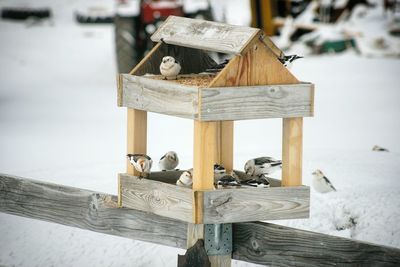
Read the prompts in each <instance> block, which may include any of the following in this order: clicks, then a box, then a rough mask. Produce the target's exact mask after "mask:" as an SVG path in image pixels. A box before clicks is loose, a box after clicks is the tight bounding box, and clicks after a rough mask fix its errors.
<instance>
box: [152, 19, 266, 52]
mask: <svg viewBox="0 0 400 267" xmlns="http://www.w3.org/2000/svg"><path fill="white" fill-rule="evenodd" d="M258 32H259V29H256V28H250V27H244V26H233V25H228V24H224V23H219V22H211V21H205V20H199V19H189V18H183V17H175V16H169V17H168V19H167V20H166V21H165V22H164V23H163V24H162V25H161V26H160V27H159V28H158V30H157V31H156V32H155V33H154V34H153V35H152V36H151V40H152V41H153V42H160V41H161V39H163V40H164V42H166V43H168V44H174V45H179V46H185V47H192V48H197V49H203V50H208V51H214V52H221V53H226V54H240V53H241V51H242V50H243V48H244V47H245V45H246V43H247V42H248V41H249V40H251V39H252V38H253V37H254V36H255V35H256V34H257V33H258Z"/></svg>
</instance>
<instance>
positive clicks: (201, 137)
mask: <svg viewBox="0 0 400 267" xmlns="http://www.w3.org/2000/svg"><path fill="white" fill-rule="evenodd" d="M221 130H222V129H221V127H220V123H219V122H215V121H214V122H201V121H194V149H193V152H194V158H193V191H201V190H212V189H214V163H215V162H217V161H218V159H217V154H218V152H216V151H218V149H219V144H220V141H221V140H220V133H221ZM222 131H223V130H222ZM194 203H195V207H194V211H193V213H194V221H195V223H196V224H189V225H188V233H187V245H188V248H190V247H191V246H193V245H194V244H195V243H196V241H197V240H198V239H204V224H201V222H202V221H203V209H204V207H203V199H202V194H197V193H196V192H195V194H194ZM209 259H210V262H211V266H212V267H217V266H218V267H225V266H231V255H221V256H220V255H218V256H209Z"/></svg>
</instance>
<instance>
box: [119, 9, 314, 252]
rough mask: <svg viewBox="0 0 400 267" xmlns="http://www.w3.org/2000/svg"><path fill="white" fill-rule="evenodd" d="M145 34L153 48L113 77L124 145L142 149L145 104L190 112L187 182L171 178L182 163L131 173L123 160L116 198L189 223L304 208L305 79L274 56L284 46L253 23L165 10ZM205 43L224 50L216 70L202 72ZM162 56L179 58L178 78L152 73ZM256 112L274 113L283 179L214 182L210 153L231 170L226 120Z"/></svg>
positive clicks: (308, 87) (292, 214)
mask: <svg viewBox="0 0 400 267" xmlns="http://www.w3.org/2000/svg"><path fill="white" fill-rule="evenodd" d="M151 40H152V41H154V42H157V44H156V45H155V46H154V48H153V49H152V50H151V51H150V52H149V53H148V54H147V56H146V57H145V58H144V59H143V60H142V61H141V62H140V63H139V64H138V65H137V66H136V67H135V68H134V69H133V70H132V71H131V72H130V73H129V74H120V75H119V78H118V105H119V106H121V107H127V108H128V135H127V137H128V140H127V141H128V148H127V150H128V151H127V152H128V153H146V142H147V140H146V135H147V112H148V111H150V112H156V113H161V114H166V115H171V116H177V117H181V118H186V119H193V120H194V160H193V162H194V164H193V168H194V177H193V189H188V188H183V187H178V186H176V185H175V182H176V180H177V179H178V178H179V176H180V174H181V171H171V172H153V173H151V179H139V178H138V173H136V171H135V170H134V169H133V168H132V166H131V165H130V164H129V162H128V163H127V173H125V174H120V175H119V205H120V206H122V207H129V208H133V209H138V210H142V211H146V212H150V213H154V214H157V215H161V216H165V217H169V218H174V219H179V220H182V221H184V222H188V223H192V224H222V223H233V222H245V221H257V220H275V219H296V218H308V217H309V199H310V197H309V196H310V191H309V187H307V186H303V185H302V131H303V129H302V125H303V117H310V116H313V106H314V103H313V100H314V86H313V84H311V83H304V82H299V81H298V80H297V79H296V77H294V76H293V75H292V74H291V73H290V72H289V71H288V70H287V68H286V67H285V66H284V65H283V64H282V63H281V62H280V60H279V58H282V57H283V56H284V54H283V52H282V51H280V50H279V49H278V48H277V47H276V46H275V45H274V44H273V43H272V42H271V41H270V40H269V38H268V37H266V36H265V35H264V34H263V32H262V31H261V30H259V29H256V28H249V27H242V26H232V25H227V24H222V23H217V22H210V21H203V20H195V19H188V18H182V17H174V16H170V17H169V18H168V19H167V20H166V21H165V22H164V23H163V24H162V25H161V26H160V28H159V29H158V30H157V31H156V32H155V33H154V34H153V35H152V37H151ZM205 51H212V52H221V53H225V54H230V55H233V56H232V58H231V59H230V61H229V63H228V64H227V65H226V66H225V67H224V68H223V69H222V70H221V71H220V72H218V73H217V74H210V73H206V74H205V73H204V72H205V70H206V69H208V68H210V67H212V66H213V65H215V64H216V62H215V61H214V60H213V59H212V58H211V57H210V56H208V54H207V53H206V52H205ZM164 56H173V57H174V58H176V59H177V60H178V61H179V62H180V63H181V66H182V70H181V73H180V75H179V76H178V79H177V80H163V77H162V76H161V75H160V71H159V65H160V62H161V59H162V58H163V57H164ZM262 118H283V145H282V155H283V158H282V161H283V167H282V180H281V181H280V180H273V181H272V183H271V187H270V188H241V189H214V171H213V165H214V163H219V164H222V165H223V166H224V167H225V168H226V169H227V171H232V170H233V127H234V121H235V120H247V119H262ZM260 152H261V151H260ZM235 172H236V173H237V174H238V175H239V176H242V177H243V176H245V175H246V174H244V173H243V172H239V171H235ZM193 244H194V243H192V245H193Z"/></svg>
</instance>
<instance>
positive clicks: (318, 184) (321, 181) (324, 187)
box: [312, 170, 336, 193]
mask: <svg viewBox="0 0 400 267" xmlns="http://www.w3.org/2000/svg"><path fill="white" fill-rule="evenodd" d="M312 174H313V175H314V178H313V181H312V185H313V187H314V189H315V191H317V192H319V193H328V192H331V191H336V188H335V187H334V186H333V185H332V183H331V181H329V179H328V178H326V176H325V175H324V173H323V172H322V171H321V170H316V171H315V172H313V173H312Z"/></svg>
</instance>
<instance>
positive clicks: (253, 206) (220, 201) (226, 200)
mask: <svg viewBox="0 0 400 267" xmlns="http://www.w3.org/2000/svg"><path fill="white" fill-rule="evenodd" d="M203 194H204V196H203V199H204V213H203V222H204V223H207V224H208V223H233V222H246V221H247V222H248V221H258V220H283V219H299V218H308V217H309V212H310V188H309V187H306V186H300V187H291V188H290V189H289V188H283V187H274V188H243V189H220V190H214V191H205V192H203Z"/></svg>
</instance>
